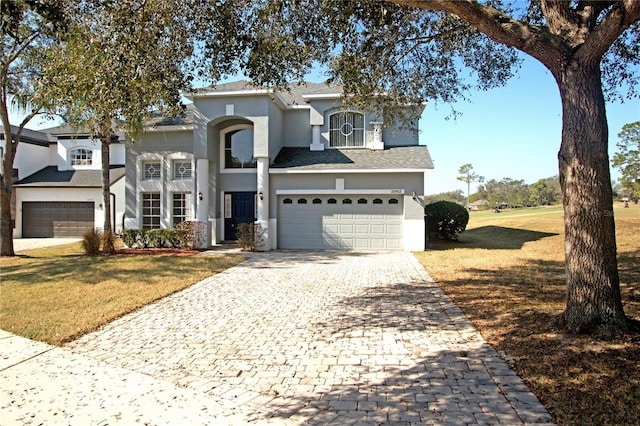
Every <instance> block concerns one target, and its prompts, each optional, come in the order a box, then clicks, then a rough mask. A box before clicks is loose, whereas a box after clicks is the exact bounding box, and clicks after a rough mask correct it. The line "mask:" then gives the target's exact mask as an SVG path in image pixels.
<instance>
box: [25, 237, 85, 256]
mask: <svg viewBox="0 0 640 426" xmlns="http://www.w3.org/2000/svg"><path fill="white" fill-rule="evenodd" d="M81 240H82V238H14V240H13V251H15V252H16V253H18V252H21V251H25V250H32V249H36V248H44V247H53V246H59V245H62V244H69V243H75V242H76V241H81Z"/></svg>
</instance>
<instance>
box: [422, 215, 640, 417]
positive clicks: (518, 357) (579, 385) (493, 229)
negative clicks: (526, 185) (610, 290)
mask: <svg viewBox="0 0 640 426" xmlns="http://www.w3.org/2000/svg"><path fill="white" fill-rule="evenodd" d="M614 214H615V218H616V237H617V246H618V262H619V264H618V266H619V271H620V280H621V291H622V297H623V302H624V307H625V312H626V313H627V315H629V316H631V317H634V318H636V319H640V237H639V236H640V205H631V206H630V208H627V209H625V208H622V205H621V204H617V205H616V206H615V207H614ZM562 218H563V216H562V208H561V207H560V206H553V207H545V208H535V209H534V208H529V209H514V210H510V209H505V210H503V211H502V212H501V213H493V212H491V211H483V212H471V217H470V221H469V225H468V227H467V231H465V232H464V233H463V234H461V236H460V241H458V242H450V243H434V244H433V245H432V250H430V251H427V252H420V253H416V257H417V258H418V259H419V260H420V262H421V263H422V264H423V265H424V266H425V268H426V269H427V271H429V272H430V274H431V275H432V276H433V277H434V279H436V280H437V281H438V282H439V284H440V286H441V287H442V288H443V290H444V291H445V292H446V293H447V294H448V295H449V297H451V299H453V300H454V301H455V302H456V304H457V305H458V306H460V307H461V308H462V309H463V310H464V312H465V314H466V315H467V316H468V317H469V319H470V320H471V321H472V322H473V323H474V325H475V326H476V327H477V328H478V330H479V331H480V332H481V333H482V335H483V336H484V337H485V339H486V340H487V341H488V342H489V343H490V344H491V345H492V346H494V347H495V348H496V349H497V350H499V351H503V352H504V353H505V354H506V355H505V357H506V358H507V359H508V360H509V362H510V363H511V365H512V366H513V368H514V369H515V370H516V371H517V372H518V374H519V375H520V376H521V377H522V378H523V379H524V380H525V381H526V382H527V384H528V385H529V386H530V387H531V389H532V390H533V391H534V392H535V393H536V395H538V397H539V398H540V400H541V401H542V402H543V404H544V405H545V406H546V407H547V408H548V409H549V410H550V411H551V413H552V414H553V415H554V417H555V421H556V422H558V423H559V424H581V425H582V424H629V425H630V424H640V344H638V343H637V342H635V343H634V342H632V341H631V336H620V338H618V339H614V340H611V341H598V340H593V339H591V338H589V337H586V336H573V335H566V334H564V333H563V332H562V331H561V330H559V329H558V328H557V327H556V320H557V318H558V316H559V315H560V314H561V313H562V311H563V309H564V303H565V284H564V230H563V226H564V225H563V219H562Z"/></svg>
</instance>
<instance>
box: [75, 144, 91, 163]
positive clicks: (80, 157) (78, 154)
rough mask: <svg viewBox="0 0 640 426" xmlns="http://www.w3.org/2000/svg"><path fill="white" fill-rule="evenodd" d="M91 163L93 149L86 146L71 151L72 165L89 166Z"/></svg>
mask: <svg viewBox="0 0 640 426" xmlns="http://www.w3.org/2000/svg"><path fill="white" fill-rule="evenodd" d="M92 163H93V151H92V150H90V149H86V148H79V149H74V150H73V151H71V165H72V166H90V165H91V164H92Z"/></svg>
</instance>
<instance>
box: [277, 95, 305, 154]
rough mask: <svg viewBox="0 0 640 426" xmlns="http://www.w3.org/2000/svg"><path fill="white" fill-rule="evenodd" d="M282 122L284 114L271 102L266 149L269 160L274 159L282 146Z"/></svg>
mask: <svg viewBox="0 0 640 426" xmlns="http://www.w3.org/2000/svg"><path fill="white" fill-rule="evenodd" d="M283 120H284V114H283V112H282V110H281V109H280V108H279V107H278V106H277V105H276V104H275V103H274V102H271V104H270V105H269V141H268V143H269V146H268V148H267V153H268V155H267V157H268V158H270V159H271V160H273V159H274V158H276V155H278V152H280V148H282V147H283V146H284V134H283V133H284V130H283V129H284V122H283ZM307 127H308V126H307ZM269 162H271V161H269Z"/></svg>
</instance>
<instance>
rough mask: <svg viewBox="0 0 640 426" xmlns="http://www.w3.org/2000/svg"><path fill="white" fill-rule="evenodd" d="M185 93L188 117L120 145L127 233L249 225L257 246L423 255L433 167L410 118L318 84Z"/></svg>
mask: <svg viewBox="0 0 640 426" xmlns="http://www.w3.org/2000/svg"><path fill="white" fill-rule="evenodd" d="M188 97H189V98H190V100H191V101H192V102H193V103H192V104H191V105H189V109H188V111H187V114H186V116H185V117H184V118H181V119H162V118H158V119H157V120H155V121H154V122H152V123H151V124H150V125H149V127H148V128H147V131H146V132H145V135H144V137H143V138H142V140H141V141H140V142H138V143H128V144H127V155H126V161H127V164H126V197H125V198H126V210H125V220H124V224H125V228H158V227H162V228H169V227H173V226H174V225H175V224H177V223H179V222H182V221H184V220H197V221H199V222H202V223H205V224H206V228H207V244H210V245H215V244H219V243H221V242H223V241H228V240H235V239H236V232H237V227H238V225H239V224H240V223H249V222H255V223H257V224H258V227H259V229H260V233H261V235H262V241H263V245H262V246H261V247H260V248H261V249H263V250H269V249H276V248H278V249H374V250H422V249H424V234H425V232H424V231H425V228H424V216H423V205H422V203H421V200H422V194H424V185H425V174H426V173H427V171H429V170H430V169H432V168H433V163H432V161H431V158H430V156H429V152H428V149H427V147H426V146H421V145H419V144H418V132H417V122H416V124H415V126H416V128H415V129H409V130H407V129H404V128H402V127H401V126H399V125H396V124H395V123H384V122H382V120H381V119H380V117H377V116H375V115H372V114H370V113H369V112H367V111H356V110H351V109H345V108H343V107H342V105H341V102H340V97H341V92H340V89H339V88H338V87H335V86H329V85H326V84H323V83H320V84H317V83H309V84H306V85H293V86H291V87H290V88H289V90H285V91H274V90H271V89H266V88H260V87H255V86H251V85H249V84H248V83H246V82H243V81H240V82H235V83H228V84H222V85H218V86H216V87H215V88H210V89H203V90H199V91H197V92H195V93H192V94H190V95H189V96H188ZM415 107H416V108H420V112H422V108H423V106H415Z"/></svg>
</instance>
